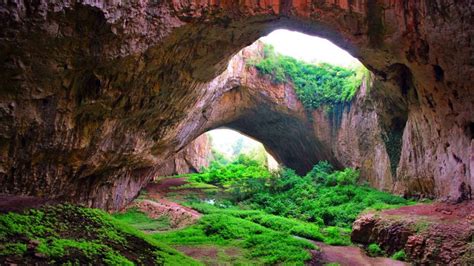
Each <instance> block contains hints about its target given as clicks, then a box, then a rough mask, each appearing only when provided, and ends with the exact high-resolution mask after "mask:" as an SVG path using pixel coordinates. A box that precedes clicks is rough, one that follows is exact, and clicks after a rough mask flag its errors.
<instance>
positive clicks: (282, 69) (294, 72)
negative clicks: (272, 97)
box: [249, 44, 367, 109]
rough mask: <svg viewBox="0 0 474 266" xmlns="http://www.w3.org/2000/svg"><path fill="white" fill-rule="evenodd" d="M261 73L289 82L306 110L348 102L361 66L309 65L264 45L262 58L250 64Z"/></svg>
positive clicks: (361, 74)
mask: <svg viewBox="0 0 474 266" xmlns="http://www.w3.org/2000/svg"><path fill="white" fill-rule="evenodd" d="M249 64H250V65H253V66H255V67H256V68H257V70H258V71H259V72H260V73H261V74H265V75H271V76H272V78H273V81H274V82H277V83H284V82H288V81H290V82H292V83H293V84H294V86H295V90H296V94H297V95H298V98H299V99H300V101H301V102H302V103H303V105H304V106H305V107H306V108H307V109H316V108H318V107H320V106H322V105H325V106H327V107H329V108H331V107H332V106H334V105H336V104H340V103H345V102H350V101H351V100H352V98H353V97H354V95H355V93H356V92H357V89H358V88H359V86H360V85H361V83H362V79H363V77H364V75H366V74H367V69H366V68H365V67H364V66H362V65H361V66H360V67H356V68H344V67H340V66H334V65H331V64H328V63H320V64H310V63H306V62H304V61H301V60H297V59H295V58H293V57H289V56H285V55H281V54H278V53H276V52H275V50H274V47H273V46H272V45H268V44H265V46H264V59H262V60H260V61H253V60H250V61H249Z"/></svg>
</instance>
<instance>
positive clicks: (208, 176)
mask: <svg viewBox="0 0 474 266" xmlns="http://www.w3.org/2000/svg"><path fill="white" fill-rule="evenodd" d="M268 177H270V172H269V171H268V169H267V168H266V166H265V165H263V164H262V163H261V162H259V161H257V160H255V159H252V158H250V157H249V156H248V155H245V154H241V155H239V156H238V157H237V159H235V160H234V161H232V162H230V163H227V164H221V163H219V162H218V161H213V162H211V164H210V166H209V167H207V168H204V169H203V171H202V172H201V173H199V174H193V175H192V176H191V181H195V182H203V183H209V184H213V185H229V184H232V183H235V182H237V181H239V180H243V179H247V178H268Z"/></svg>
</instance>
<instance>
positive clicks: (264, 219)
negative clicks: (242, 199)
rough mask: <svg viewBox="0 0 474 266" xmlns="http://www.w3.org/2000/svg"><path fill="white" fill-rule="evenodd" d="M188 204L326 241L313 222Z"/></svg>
mask: <svg viewBox="0 0 474 266" xmlns="http://www.w3.org/2000/svg"><path fill="white" fill-rule="evenodd" d="M188 204H189V206H190V207H192V208H193V209H195V210H197V211H199V212H201V213H205V214H225V215H230V216H233V217H237V218H241V219H245V220H248V221H251V222H253V223H256V224H259V225H261V226H264V227H266V228H269V229H272V230H275V231H277V232H283V233H288V234H291V235H295V236H299V237H303V238H307V239H311V240H315V241H324V236H323V234H322V233H321V232H320V228H319V227H318V226H317V225H315V224H313V223H307V222H303V221H299V220H297V219H291V218H285V217H281V216H276V215H271V214H268V213H265V212H263V211H258V210H241V209H238V208H235V207H234V208H227V209H222V208H218V207H216V206H213V205H210V204H206V203H200V202H192V203H188Z"/></svg>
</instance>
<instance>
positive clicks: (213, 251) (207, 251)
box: [175, 246, 219, 260]
mask: <svg viewBox="0 0 474 266" xmlns="http://www.w3.org/2000/svg"><path fill="white" fill-rule="evenodd" d="M175 248H176V249H177V250H179V251H181V252H183V253H184V254H186V255H187V256H189V257H192V258H194V259H197V260H217V257H218V253H219V249H218V248H217V247H213V246H177V247H175Z"/></svg>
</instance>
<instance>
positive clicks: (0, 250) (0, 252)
mask: <svg viewBox="0 0 474 266" xmlns="http://www.w3.org/2000/svg"><path fill="white" fill-rule="evenodd" d="M25 252H26V244H23V243H7V244H4V245H0V256H7V255H22V254H23V253H25Z"/></svg>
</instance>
